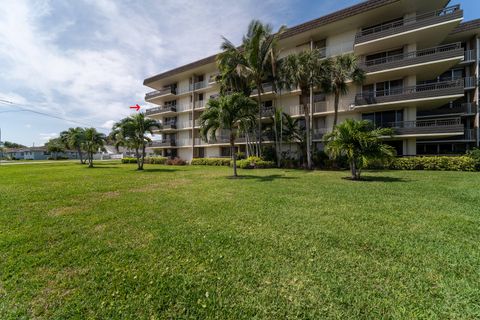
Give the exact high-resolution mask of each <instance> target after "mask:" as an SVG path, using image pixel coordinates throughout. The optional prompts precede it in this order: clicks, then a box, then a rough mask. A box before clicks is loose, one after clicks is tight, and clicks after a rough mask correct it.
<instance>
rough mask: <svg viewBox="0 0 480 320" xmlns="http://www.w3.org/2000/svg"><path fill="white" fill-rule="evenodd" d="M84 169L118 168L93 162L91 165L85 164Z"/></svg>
mask: <svg viewBox="0 0 480 320" xmlns="http://www.w3.org/2000/svg"><path fill="white" fill-rule="evenodd" d="M85 168H86V169H119V167H116V166H111V165H110V166H105V165H96V164H94V165H93V167H89V166H85Z"/></svg>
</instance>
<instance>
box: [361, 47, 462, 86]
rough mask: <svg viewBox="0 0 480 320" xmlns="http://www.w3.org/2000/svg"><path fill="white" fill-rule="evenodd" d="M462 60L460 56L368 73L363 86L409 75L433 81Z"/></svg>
mask: <svg viewBox="0 0 480 320" xmlns="http://www.w3.org/2000/svg"><path fill="white" fill-rule="evenodd" d="M462 59H463V54H462V55H461V56H458V57H455V58H450V59H446V60H434V61H431V62H429V63H422V64H417V65H411V66H405V67H402V68H396V69H386V70H381V71H377V72H374V73H368V74H367V78H366V79H365V84H370V83H375V82H380V81H387V80H392V79H401V78H404V77H406V76H409V75H417V81H422V80H429V79H434V78H435V77H437V76H439V75H441V74H442V73H443V72H445V71H447V70H448V69H450V68H452V67H453V66H455V65H457V64H458V63H460V62H461V61H462Z"/></svg>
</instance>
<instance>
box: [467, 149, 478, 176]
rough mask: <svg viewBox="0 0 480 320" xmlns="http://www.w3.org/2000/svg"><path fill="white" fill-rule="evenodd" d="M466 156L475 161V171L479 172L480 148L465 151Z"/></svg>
mask: <svg viewBox="0 0 480 320" xmlns="http://www.w3.org/2000/svg"><path fill="white" fill-rule="evenodd" d="M467 156H468V157H470V158H472V159H473V160H474V161H475V169H476V170H477V171H480V148H473V149H472V150H468V151H467Z"/></svg>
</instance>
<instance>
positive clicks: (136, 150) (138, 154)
mask: <svg viewBox="0 0 480 320" xmlns="http://www.w3.org/2000/svg"><path fill="white" fill-rule="evenodd" d="M135 158H137V170H140V152H138V146H136V147H135Z"/></svg>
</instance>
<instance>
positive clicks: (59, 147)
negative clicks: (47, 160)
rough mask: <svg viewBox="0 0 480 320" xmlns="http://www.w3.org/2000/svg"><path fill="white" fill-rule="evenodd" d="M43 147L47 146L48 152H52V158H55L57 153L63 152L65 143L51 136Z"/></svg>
mask: <svg viewBox="0 0 480 320" xmlns="http://www.w3.org/2000/svg"><path fill="white" fill-rule="evenodd" d="M45 147H47V151H48V152H50V153H52V154H53V158H54V159H55V160H57V159H58V154H59V153H61V152H65V145H64V144H63V142H62V140H61V139H60V138H53V139H50V140H48V142H47V143H45Z"/></svg>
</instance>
